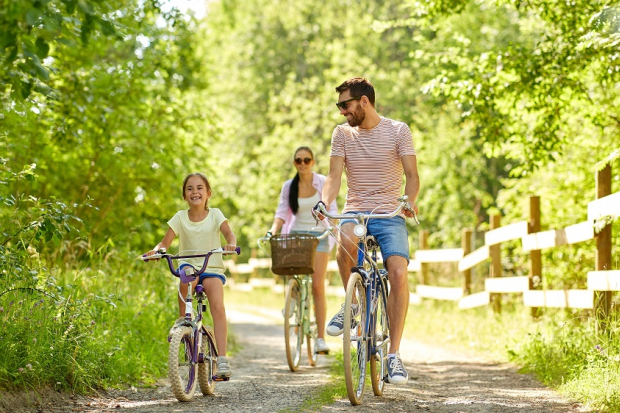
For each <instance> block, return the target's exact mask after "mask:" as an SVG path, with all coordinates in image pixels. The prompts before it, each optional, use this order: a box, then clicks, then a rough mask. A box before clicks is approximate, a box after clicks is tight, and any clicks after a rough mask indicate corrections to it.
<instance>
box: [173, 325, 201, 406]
mask: <svg viewBox="0 0 620 413" xmlns="http://www.w3.org/2000/svg"><path fill="white" fill-rule="evenodd" d="M193 345H194V334H193V330H192V329H191V328H190V327H187V326H183V327H178V328H175V329H174V330H173V333H172V337H171V339H170V347H169V352H168V379H169V380H170V387H171V388H172V393H173V394H174V397H176V398H177V399H178V400H179V401H181V402H188V401H190V400H191V399H192V397H194V391H195V390H196V363H194V361H193Z"/></svg>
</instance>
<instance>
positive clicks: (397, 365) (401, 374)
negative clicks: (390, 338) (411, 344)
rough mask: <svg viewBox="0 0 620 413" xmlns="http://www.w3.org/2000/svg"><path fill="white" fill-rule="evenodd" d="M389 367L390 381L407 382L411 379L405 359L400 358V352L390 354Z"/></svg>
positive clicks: (392, 382)
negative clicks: (404, 363)
mask: <svg viewBox="0 0 620 413" xmlns="http://www.w3.org/2000/svg"><path fill="white" fill-rule="evenodd" d="M387 368H388V382H389V383H391V384H407V381H409V374H408V373H407V370H405V366H404V365H403V361H402V360H401V359H400V355H399V354H395V355H393V356H392V355H388V358H387Z"/></svg>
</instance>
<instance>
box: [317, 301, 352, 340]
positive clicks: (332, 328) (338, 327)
mask: <svg viewBox="0 0 620 413" xmlns="http://www.w3.org/2000/svg"><path fill="white" fill-rule="evenodd" d="M357 307H358V305H357V304H351V311H352V312H353V315H354V316H357V315H358V313H359V311H358V309H357ZM356 325H357V321H355V320H351V328H355V326H356ZM343 326H344V304H342V306H340V311H338V312H337V313H336V315H335V316H334V317H333V318H332V319H331V321H330V322H329V324H327V328H326V329H325V331H326V332H327V334H329V335H330V336H334V337H336V336H339V335H340V334H342V330H343Z"/></svg>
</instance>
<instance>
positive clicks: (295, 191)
mask: <svg viewBox="0 0 620 413" xmlns="http://www.w3.org/2000/svg"><path fill="white" fill-rule="evenodd" d="M299 151H308V152H310V156H312V159H314V152H312V149H310V148H308V147H307V146H300V147H299V148H297V149H296V150H295V154H294V155H293V159H295V155H297V152H299ZM297 198H299V172H297V173H296V174H295V177H294V178H293V183H291V191H290V192H289V194H288V205H289V207H290V208H291V211H293V214H297V211H299V201H298V200H297Z"/></svg>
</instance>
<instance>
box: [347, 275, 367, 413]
mask: <svg viewBox="0 0 620 413" xmlns="http://www.w3.org/2000/svg"><path fill="white" fill-rule="evenodd" d="M355 302H357V309H356V310H353V309H352V305H353V304H354V303H355ZM366 306H367V303H366V287H365V286H364V282H363V280H362V276H361V275H360V274H359V273H357V272H353V273H351V275H350V276H349V282H348V283H347V294H346V298H345V301H344V328H343V337H342V353H343V359H344V378H345V383H346V386H347V394H348V396H349V400H350V401H351V404H352V405H354V406H357V405H359V404H361V403H362V397H363V396H364V387H365V385H366V361H367V358H368V354H367V352H368V340H367V337H366V336H365V332H364V326H365V325H366Z"/></svg>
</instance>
